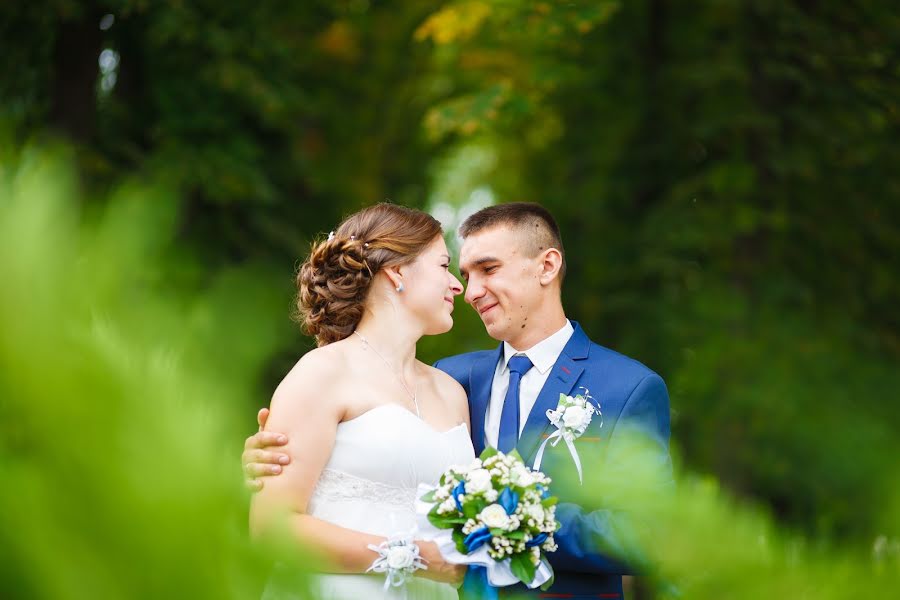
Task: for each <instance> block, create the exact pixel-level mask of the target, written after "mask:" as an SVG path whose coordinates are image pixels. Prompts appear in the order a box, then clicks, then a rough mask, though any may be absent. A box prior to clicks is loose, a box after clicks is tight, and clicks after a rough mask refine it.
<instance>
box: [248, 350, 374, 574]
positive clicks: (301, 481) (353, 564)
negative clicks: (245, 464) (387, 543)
mask: <svg viewBox="0 0 900 600" xmlns="http://www.w3.org/2000/svg"><path fill="white" fill-rule="evenodd" d="M318 354H319V353H318V352H315V351H313V352H310V353H308V354H307V355H306V356H305V357H304V358H303V359H301V361H300V362H298V363H297V365H296V366H295V367H294V369H293V370H292V371H291V372H290V373H289V374H288V375H287V376H286V377H285V379H284V381H282V382H281V385H279V386H278V389H277V390H275V394H274V395H273V397H272V404H271V414H270V416H269V420H268V422H267V423H266V429H267V430H274V431H280V432H284V433H285V434H286V435H287V437H288V443H287V445H286V446H285V450H286V451H287V452H288V453H289V454H290V455H292V456H302V457H303V459H302V460H296V461H293V462H292V463H291V464H289V465H287V466H285V467H284V472H283V473H282V474H281V475H280V476H279V477H274V478H272V480H271V481H269V482H268V483H267V485H266V486H265V488H263V490H262V491H260V492H259V493H258V494H255V495H254V497H253V501H252V503H251V506H250V533H251V535H252V537H253V538H254V539H256V540H260V541H264V540H267V539H270V538H271V539H278V538H282V539H283V537H284V534H285V527H287V533H288V534H289V536H290V537H291V538H292V539H293V540H294V541H296V542H298V543H299V544H300V545H302V546H305V547H307V548H315V549H316V550H317V551H319V552H320V553H321V554H323V555H324V558H325V559H327V560H328V561H329V563H330V564H331V566H332V567H333V568H334V570H335V571H337V572H342V573H362V572H364V571H365V570H366V569H367V568H368V567H369V566H370V565H371V564H372V561H373V560H374V559H375V558H376V556H377V555H376V554H375V552H373V551H372V550H369V549H368V548H367V546H368V544H376V545H377V544H379V543H381V542H382V541H383V540H384V538H382V537H380V536H375V535H369V534H365V533H362V532H359V531H354V530H350V529H346V528H344V527H340V526H338V525H335V524H333V523H329V522H327V521H323V520H321V519H317V518H315V517H312V516H310V515H308V514H307V508H308V504H309V499H310V497H311V496H312V493H313V490H314V488H315V485H316V482H317V481H318V479H319V475H320V474H321V472H322V469H323V468H324V467H325V465H326V464H327V463H328V459H329V457H330V456H331V451H332V449H333V447H334V440H335V434H336V432H337V426H338V423H340V421H341V419H342V417H343V412H344V410H345V409H346V405H344V404H343V403H341V402H340V400H339V394H338V393H336V392H338V391H339V390H338V389H337V386H338V385H340V384H339V382H340V374H339V373H337V372H335V371H337V369H336V368H335V365H334V362H333V361H332V360H330V359H331V357H328V356H326V357H321V356H317V355H318ZM323 358H324V359H325V360H323Z"/></svg>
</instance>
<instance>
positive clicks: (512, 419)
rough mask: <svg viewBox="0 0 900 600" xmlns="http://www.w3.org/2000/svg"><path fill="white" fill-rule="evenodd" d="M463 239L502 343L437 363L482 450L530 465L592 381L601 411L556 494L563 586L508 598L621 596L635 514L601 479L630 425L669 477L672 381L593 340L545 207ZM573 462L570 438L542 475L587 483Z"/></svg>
mask: <svg viewBox="0 0 900 600" xmlns="http://www.w3.org/2000/svg"><path fill="white" fill-rule="evenodd" d="M459 234H460V236H461V237H462V238H463V246H462V249H461V251H460V271H461V273H462V276H463V278H464V279H465V280H466V282H467V284H466V293H465V299H466V302H467V303H468V304H470V305H471V306H472V307H473V308H474V309H475V310H476V311H478V314H479V316H480V317H481V320H482V322H483V323H484V326H485V328H486V329H487V332H488V334H489V335H490V336H491V337H492V338H494V339H496V340H499V341H502V342H503V343H502V344H500V346H499V347H498V348H496V349H494V350H486V351H481V352H470V353H468V354H461V355H457V356H451V357H449V358H445V359H442V360H439V361H438V362H437V363H436V364H435V366H436V367H437V368H439V369H441V370H443V371H445V372H446V373H448V374H450V375H451V376H452V377H453V378H454V379H456V380H457V381H458V382H459V383H460V384H461V385H462V386H463V388H465V390H466V393H467V395H468V397H469V412H470V418H471V423H472V441H473V444H474V446H475V453H476V455H477V454H480V453H481V451H482V450H483V449H484V448H485V446H493V447H496V448H499V449H500V450H502V451H509V450H511V449H512V448H516V449H517V450H518V452H519V454H521V455H522V457H523V459H524V460H525V463H526V464H529V465H530V464H532V463H533V462H534V459H535V455H536V454H537V452H538V448H539V446H540V445H541V442H542V440H543V439H546V438H547V436H548V435H550V434H551V433H553V431H554V430H555V429H554V427H553V426H552V424H551V423H550V421H549V419H548V418H547V414H546V413H547V411H548V410H552V409H556V408H557V404H558V401H559V396H560V394H566V395H573V396H574V395H575V394H577V393H582V392H583V391H584V390H583V389H582V388H585V389H587V390H589V391H590V395H591V396H592V397H593V398H594V400H595V401H596V402H597V403H598V404H599V405H600V409H601V411H602V417H601V416H599V415H595V416H594V418H593V420H592V421H591V423H590V425H589V426H588V428H587V430H586V431H585V432H584V434H583V435H582V436H581V437H579V438H578V439H577V440H576V441H575V444H574V446H575V450H576V452H577V454H578V456H579V458H580V461H581V464H582V468H583V475H584V481H583V484H582V485H580V486H578V484H577V483H574V484H573V486H574V487H573V488H572V489H567V488H564V489H561V488H560V486H557V487H556V488H555V489H554V493H555V494H556V495H557V496H558V497H559V498H560V500H561V501H560V503H559V505H558V506H557V512H556V517H557V520H558V521H559V522H560V523H561V529H560V530H559V531H558V532H557V534H556V535H555V539H556V543H557V545H558V546H559V548H558V550H557V551H556V552H553V553H550V554H549V559H550V562H551V564H552V565H553V568H554V571H555V573H556V579H555V583H554V584H553V586H552V587H551V588H550V589H549V590H548V593H546V594H544V593H541V592H540V590H531V591H528V590H526V589H525V588H524V586H521V585H519V586H515V587H514V588H508V589H503V590H501V591H500V594H501V596H503V595H506V594H510V593H512V594H522V593H528V594H530V595H535V596H537V597H553V598H622V597H623V596H622V577H621V575H622V574H625V573H629V572H630V570H629V569H630V567H629V566H628V565H626V564H624V563H623V562H622V556H621V553H624V552H625V548H626V547H627V546H628V542H627V541H626V538H627V537H628V527H627V521H626V520H625V519H624V518H623V517H622V515H621V514H620V513H619V512H618V511H615V510H612V509H611V507H609V506H604V499H603V496H604V495H605V491H604V490H603V489H602V487H601V486H598V485H596V481H597V478H598V477H599V478H603V475H604V474H605V475H606V478H605V479H604V480H605V481H608V475H609V473H610V472H616V471H617V470H620V469H622V468H623V465H622V464H617V463H618V461H619V459H618V457H619V455H620V454H619V453H618V452H616V448H617V446H618V445H621V444H623V443H624V442H623V441H620V440H624V438H625V437H626V434H625V433H622V432H626V431H639V432H641V433H642V434H643V436H644V437H645V438H646V439H649V440H650V444H651V446H652V453H653V454H654V459H655V462H657V463H658V466H660V467H662V469H663V472H668V470H669V468H670V467H669V465H670V462H669V452H668V442H669V397H668V393H667V392H666V387H665V384H664V383H663V381H662V379H661V378H660V377H659V376H658V375H657V374H656V373H654V372H653V371H651V370H650V369H648V368H647V367H645V366H644V365H642V364H641V363H639V362H637V361H635V360H632V359H630V358H627V357H625V356H623V355H621V354H618V353H616V352H613V351H612V350H609V349H607V348H604V347H602V346H599V345H597V344H595V343H593V342H592V341H591V340H590V339H589V338H588V336H587V334H585V333H584V331H583V330H582V329H581V327H580V326H579V325H578V323H576V322H573V321H569V320H568V319H567V318H566V316H565V313H564V311H563V306H562V296H561V293H562V292H561V290H562V287H561V286H562V280H563V277H564V276H565V271H566V262H565V254H564V251H563V246H562V241H561V239H560V234H559V228H558V227H557V225H556V222H555V221H554V219H553V217H552V216H551V215H550V213H549V212H548V211H547V210H546V209H544V208H543V207H541V206H540V205H537V204H531V203H521V202H516V203H508V204H500V205H496V206H490V207H488V208H485V209H483V210H480V211H478V212H477V213H475V214H473V215H472V216H470V217H469V218H468V219H466V220H465V222H463V224H462V226H461V227H460V229H459ZM278 437H279V436H278V434H272V433H267V432H260V433H257V434H256V435H254V436H252V437H251V438H250V439H248V440H247V444H246V450H245V452H244V463H245V465H246V468H247V471H248V472H249V473H251V474H253V475H268V474H275V473H277V472H279V470H280V469H279V467H278V465H277V463H278V462H279V455H278V454H277V453H272V452H264V451H262V450H260V449H266V448H267V447H268V446H272V445H279V444H280V443H281V442H279V441H276V439H277V438H278ZM280 437H281V438H282V439H283V436H280ZM286 460H289V459H288V458H287V457H284V458H283V459H282V464H285V463H284V462H283V461H286ZM261 463H273V464H261ZM575 469H576V468H575V465H574V459H573V457H572V456H571V454H570V452H569V449H568V448H567V447H566V444H564V443H560V444H558V445H557V446H555V447H554V446H550V445H548V446H547V448H546V451H545V453H544V458H543V461H542V464H541V470H542V471H544V472H545V473H546V474H547V475H549V476H550V477H551V478H553V479H554V481H555V482H561V481H566V482H571V481H573V479H574V481H577V474H576V470H575ZM625 475H626V476H627V474H625ZM592 482H593V483H594V485H593V486H592ZM256 485H261V484H259V483H257V484H256ZM567 492H571V493H567ZM576 495H577V498H575V496H576ZM567 499H570V500H575V499H577V502H578V503H577V504H576V503H575V502H571V501H569V502H566V500H567ZM616 550H618V551H619V553H616ZM613 554H616V556H613Z"/></svg>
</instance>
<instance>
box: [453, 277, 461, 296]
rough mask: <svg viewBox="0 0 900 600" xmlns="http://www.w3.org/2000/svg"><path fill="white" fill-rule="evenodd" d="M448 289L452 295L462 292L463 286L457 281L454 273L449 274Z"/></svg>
mask: <svg viewBox="0 0 900 600" xmlns="http://www.w3.org/2000/svg"><path fill="white" fill-rule="evenodd" d="M450 291H451V292H453V295H454V296H459V295H460V294H462V293H463V286H462V284H461V283H460V282H459V279H457V278H456V275H454V274H452V273H451V274H450Z"/></svg>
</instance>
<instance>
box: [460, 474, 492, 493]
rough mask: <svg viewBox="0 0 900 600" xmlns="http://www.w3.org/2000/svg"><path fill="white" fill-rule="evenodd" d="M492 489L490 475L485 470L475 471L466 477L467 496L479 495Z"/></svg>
mask: <svg viewBox="0 0 900 600" xmlns="http://www.w3.org/2000/svg"><path fill="white" fill-rule="evenodd" d="M492 487H493V485H492V484H491V474H490V472H489V471H488V470H487V469H475V470H474V471H472V472H470V473H469V474H468V475H467V476H466V493H467V494H480V493H482V492H486V491H488V490H489V489H491V488H492Z"/></svg>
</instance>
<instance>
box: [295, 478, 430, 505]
mask: <svg viewBox="0 0 900 600" xmlns="http://www.w3.org/2000/svg"><path fill="white" fill-rule="evenodd" d="M312 499H315V500H316V501H322V500H324V501H326V502H327V501H331V502H340V501H342V500H365V501H367V502H371V503H374V504H388V505H391V506H397V507H399V508H404V509H406V510H408V511H410V512H412V511H413V509H414V506H415V499H416V490H415V489H414V488H402V487H395V486H392V485H387V484H386V483H380V482H378V481H372V480H371V479H363V478H362V477H356V476H355V475H350V474H349V473H344V472H343V471H336V470H334V469H325V470H323V471H322V475H320V476H319V481H318V482H317V483H316V489H315V491H314V492H313V497H312Z"/></svg>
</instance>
